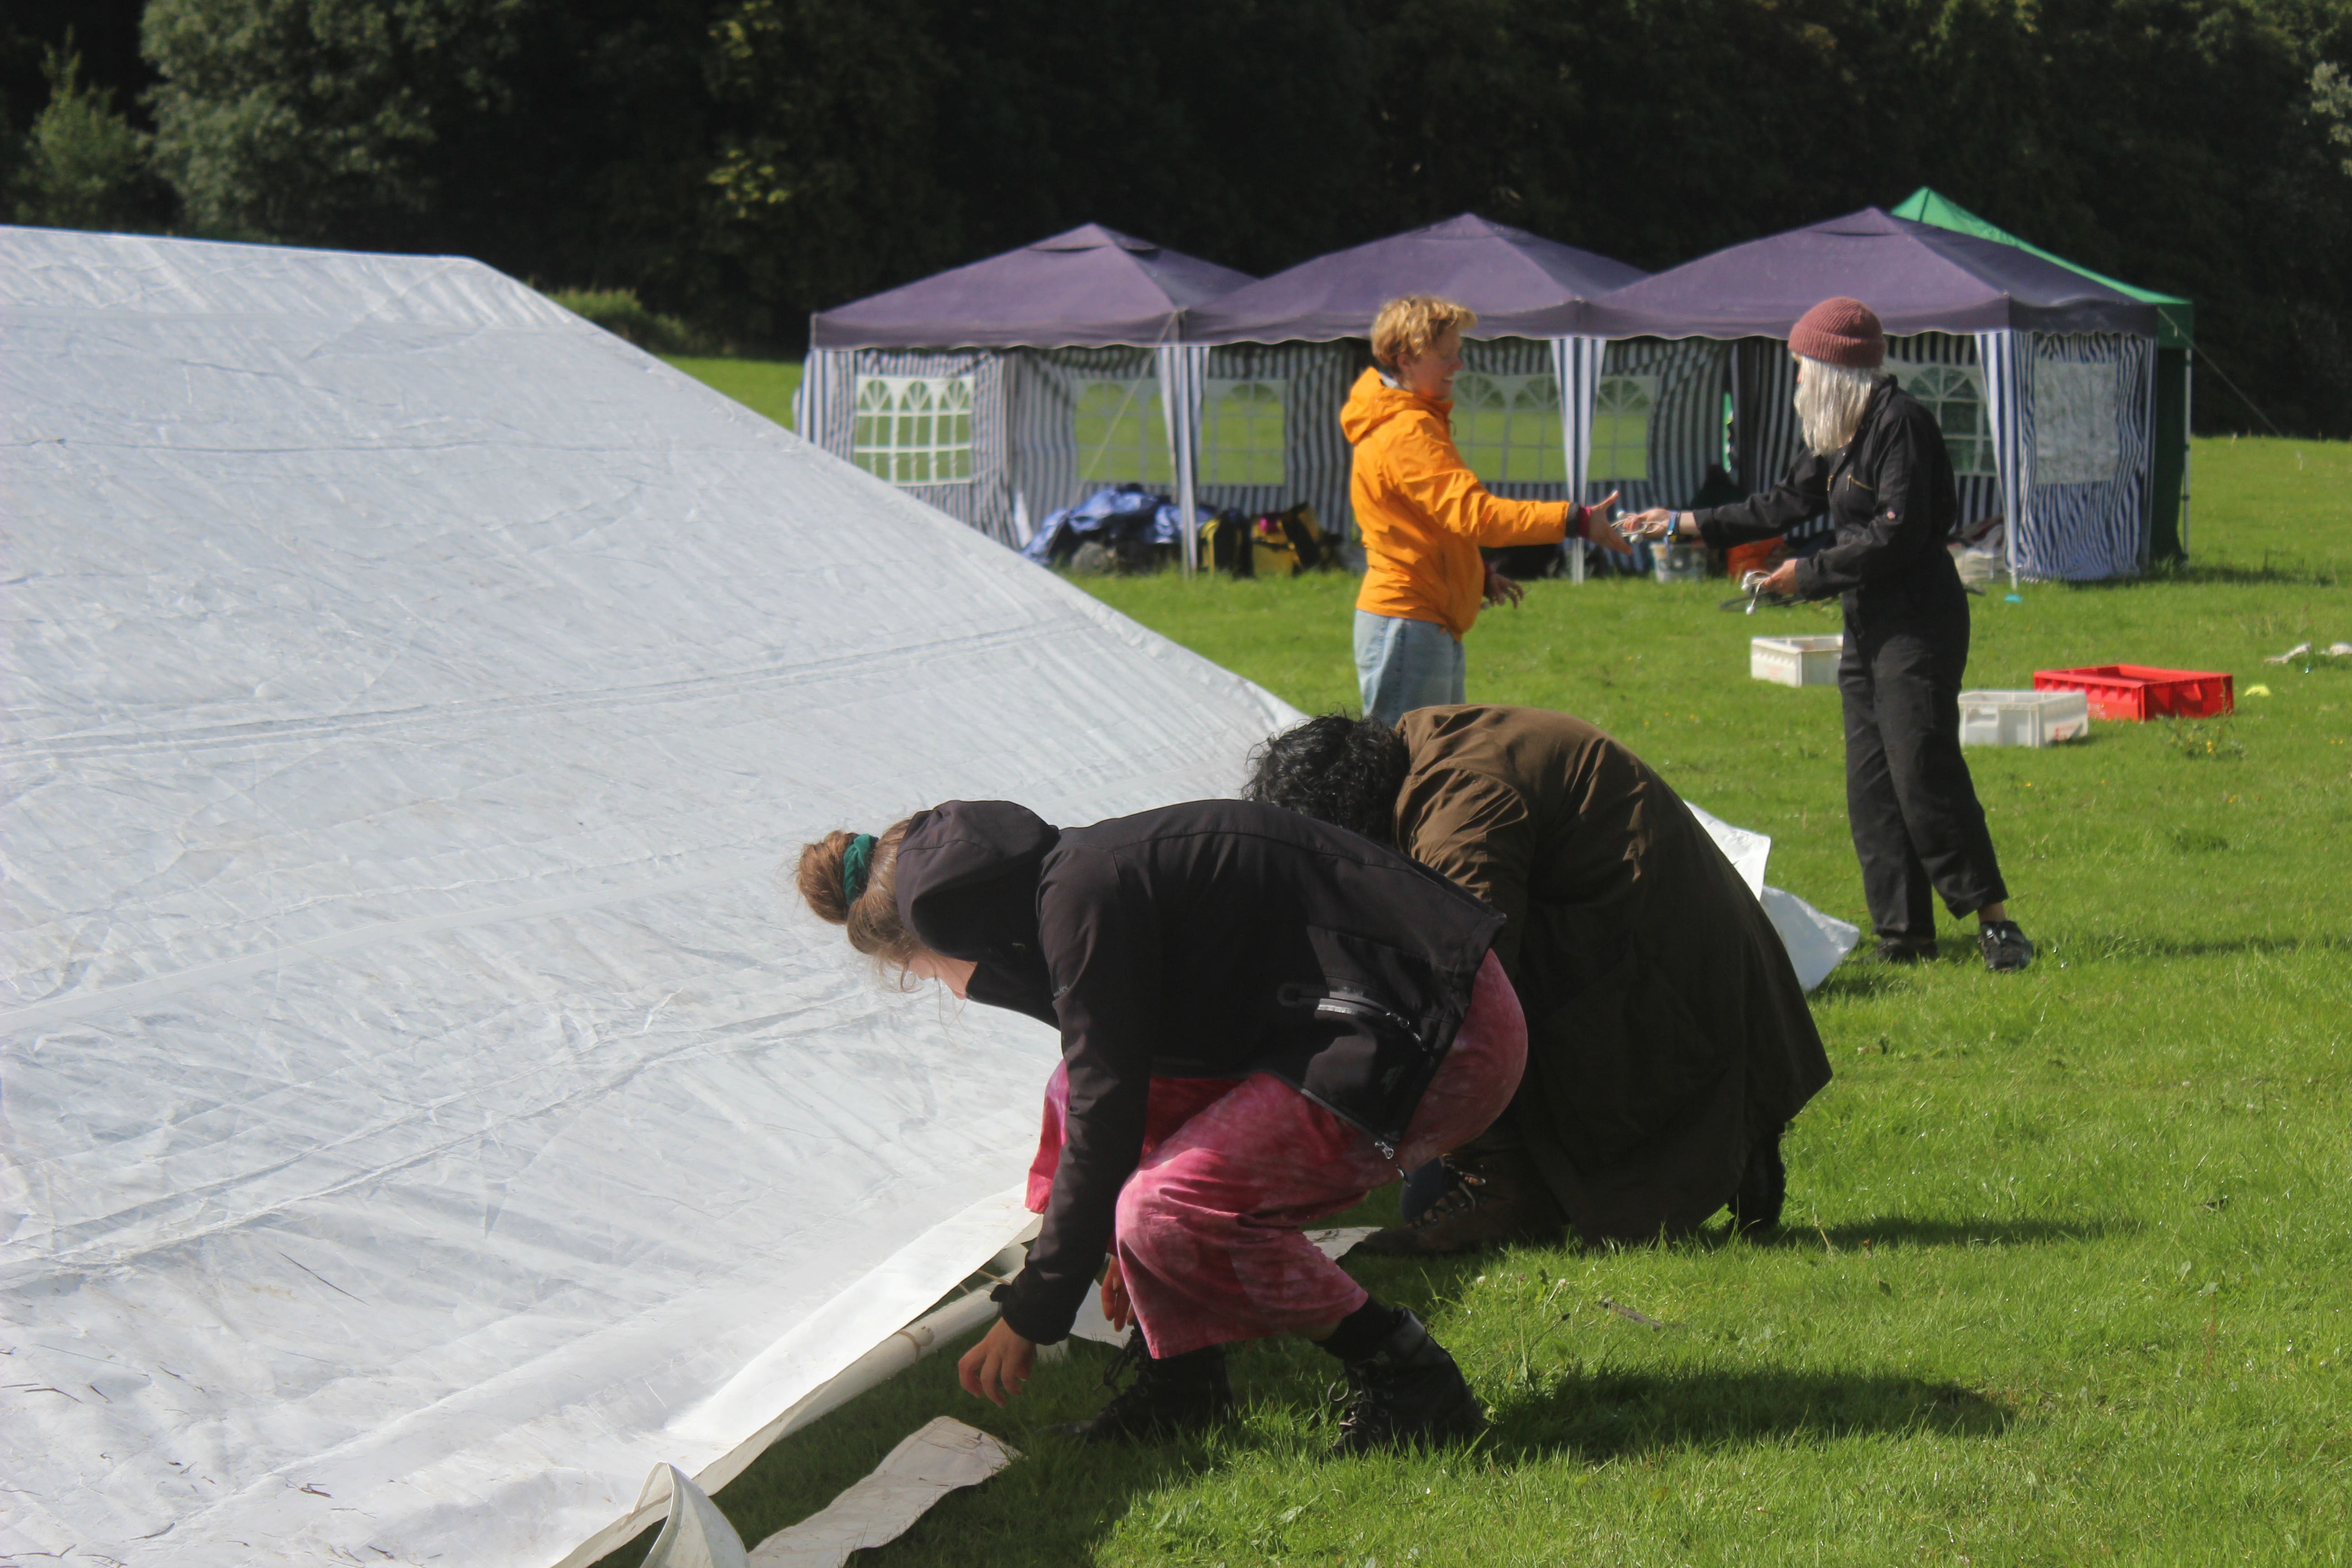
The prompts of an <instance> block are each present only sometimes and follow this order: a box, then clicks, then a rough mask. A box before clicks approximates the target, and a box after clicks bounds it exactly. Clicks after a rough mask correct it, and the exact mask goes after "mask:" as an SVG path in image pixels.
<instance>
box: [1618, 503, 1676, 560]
mask: <svg viewBox="0 0 2352 1568" xmlns="http://www.w3.org/2000/svg"><path fill="white" fill-rule="evenodd" d="M1674 529H1675V514H1674V512H1673V510H1671V509H1669V508H1666V507H1663V506H1654V507H1651V508H1650V509H1649V510H1646V511H1637V512H1633V513H1629V514H1628V515H1627V516H1625V517H1622V518H1621V519H1619V520H1618V522H1617V531H1618V532H1619V533H1620V534H1622V536H1623V537H1625V538H1627V539H1646V540H1653V541H1654V540H1660V539H1664V538H1665V537H1666V536H1667V535H1669V534H1671V533H1672V532H1674ZM1622 548H1624V549H1628V550H1630V549H1632V548H1633V547H1632V546H1631V545H1625V546H1622Z"/></svg>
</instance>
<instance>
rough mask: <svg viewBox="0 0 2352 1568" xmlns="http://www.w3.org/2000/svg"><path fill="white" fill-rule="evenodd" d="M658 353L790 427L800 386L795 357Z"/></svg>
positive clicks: (787, 427) (701, 380) (755, 412)
mask: <svg viewBox="0 0 2352 1568" xmlns="http://www.w3.org/2000/svg"><path fill="white" fill-rule="evenodd" d="M661 357H662V359H663V360H664V361H666V362H667V363H670V364H673V365H676V366H677V368H678V369H680V370H682V371H684V372H686V374H688V375H690V376H692V377H694V379H695V380H697V381H698V382H701V383H702V384H704V385H705V386H709V387H711V388H713V389H714V390H717V391H719V392H723V393H725V394H726V395H728V396H730V397H731V398H733V399H734V400H735V401H736V402H738V403H740V404H741V405H743V406H744V407H746V408H749V409H750V410H751V411H752V412H753V413H754V414H763V415H765V416H768V417H769V418H771V419H772V420H774V421H775V422H776V423H777V424H779V425H781V426H783V427H784V428H785V429H787V430H790V429H791V428H793V394H794V393H797V392H798V391H800V389H801V362H800V361H799V360H796V359H794V360H781V359H721V358H715V357H708V356H702V355H694V354H664V355H662V356H661Z"/></svg>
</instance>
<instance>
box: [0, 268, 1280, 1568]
mask: <svg viewBox="0 0 2352 1568" xmlns="http://www.w3.org/2000/svg"><path fill="white" fill-rule="evenodd" d="M0 340H5V342H6V345H7V350H6V353H5V354H0V442H5V446H0V451H5V457H0V464H5V468H0V484H5V498H0V499H4V500H5V516H6V518H7V529H8V535H9V538H8V552H7V563H6V572H5V576H0V614H5V617H6V620H7V623H8V625H9V626H10V628H11V634H12V637H11V642H10V644H9V647H8V651H7V654H6V656H5V704H0V707H5V730H4V731H0V770H5V777H0V788H5V797H0V798H5V801H6V808H5V809H6V812H7V818H6V826H5V873H6V882H5V898H6V900H7V905H8V908H7V926H6V929H5V934H0V1108H5V1138H0V1365H5V1367H6V1369H7V1371H6V1375H5V1382H6V1383H7V1384H10V1385H12V1386H11V1387H10V1388H9V1389H8V1390H7V1392H6V1394H5V1397H0V1477H5V1486H6V1488H7V1491H6V1493H5V1496H6V1502H5V1506H0V1559H10V1558H13V1559H16V1560H19V1561H31V1560H34V1559H36V1558H38V1559H39V1560H42V1561H47V1556H45V1555H44V1554H47V1553H67V1552H70V1553H71V1554H72V1559H71V1560H73V1561H82V1560H88V1561H91V1562H114V1563H127V1564H137V1565H142V1568H143V1565H148V1564H167V1563H168V1564H171V1565H172V1568H206V1565H209V1564H237V1565H240V1568H241V1565H245V1564H255V1563H295V1562H299V1563H320V1562H345V1563H428V1562H433V1563H465V1564H467V1565H468V1568H503V1565H514V1568H548V1565H549V1564H552V1563H557V1562H559V1561H560V1560H562V1559H564V1558H565V1557H566V1556H567V1555H568V1554H570V1553H572V1552H574V1551H575V1550H576V1549H581V1548H583V1547H585V1546H588V1545H591V1544H593V1543H594V1542H597V1541H599V1540H603V1541H607V1542H610V1543H611V1544H618V1542H619V1541H620V1540H622V1539H625V1533H623V1534H607V1533H605V1532H607V1531H624V1532H625V1531H626V1529H627V1528H628V1527H629V1522H630V1516H631V1515H632V1513H633V1511H634V1504H635V1500H636V1498H637V1493H638V1486H639V1483H640V1481H641V1480H642V1479H643V1478H644V1477H645V1475H646V1471H647V1470H648V1469H649V1468H652V1467H653V1466H654V1465H656V1464H674V1465H676V1466H677V1467H678V1468H680V1469H681V1470H683V1471H684V1472H685V1473H687V1474H688V1475H689V1476H692V1477H694V1478H695V1479H697V1480H698V1482H699V1484H700V1485H701V1486H702V1487H703V1488H704V1489H715V1488H717V1487H718V1486H719V1485H721V1484H723V1483H724V1482H725V1481H726V1480H727V1479H730V1478H731V1477H732V1476H733V1475H734V1474H735V1473H736V1472H737V1471H738V1470H739V1469H740V1468H741V1466H742V1465H743V1464H744V1463H747V1462H748V1461H749V1459H750V1458H751V1456H752V1454H754V1453H756V1452H757V1448H758V1446H759V1444H760V1443H761V1441H763V1440H764V1438H763V1434H765V1433H766V1432H768V1431H769V1430H770V1429H771V1428H772V1426H774V1424H775V1423H776V1422H777V1421H778V1418H779V1413H781V1412H784V1411H787V1410H789V1409H791V1408H792V1407H793V1405H795V1404H796V1403H799V1402H801V1401H802V1400H803V1398H804V1397H806V1396H808V1395H810V1394H811V1393H812V1392H813V1391H815V1390H818V1389H820V1388H821V1387H823V1386H824V1384H827V1383H828V1381H829V1380H831V1379H833V1378H834V1377H835V1375H836V1374H837V1373H841V1372H842V1371H843V1369H844V1368H845V1367H848V1366H849V1365H851V1364H852V1363H855V1362H857V1361H858V1360H859V1358H861V1357H863V1356H865V1355H866V1353H867V1352H870V1351H872V1350H873V1349H874V1348H875V1347H876V1346H877V1344H878V1343H880V1342H882V1341H883V1340H885V1339H886V1338H887V1337H888V1336H890V1335H891V1333H892V1331H894V1330H896V1329H898V1327H899V1326H900V1325H901V1324H904V1323H907V1322H908V1321H911V1320H913V1319H914V1318H916V1317H917V1316H918V1315H919V1314H920V1313H921V1312H922V1311H924V1310H925V1309H926V1308H928V1307H929V1305H930V1304H931V1303H933V1302H935V1301H937V1300H940V1298H941V1297H942V1296H943V1295H945V1294H946V1293H947V1292H948V1291H949V1290H950V1289H951V1288H952V1287H953V1286H954V1285H955V1284H956V1283H957V1282H958V1281H959V1280H960V1279H962V1278H964V1277H965V1276H966V1275H967V1274H969V1273H970V1272H971V1270H972V1269H974V1268H978V1267H979V1266H980V1265H981V1264H982V1263H983V1262H985V1261H986V1260H987V1259H988V1258H991V1257H992V1255H994V1254H995V1253H996V1252H997V1251H998V1249H999V1248H1001V1247H1003V1246H1004V1245H1005V1244H1006V1242H1007V1241H1009V1240H1010V1239H1012V1238H1013V1237H1015V1236H1017V1235H1019V1234H1020V1233H1021V1232H1022V1231H1023V1230H1024V1228H1025V1227H1026V1226H1028V1225H1029V1224H1030V1223H1031V1216H1030V1215H1027V1214H1026V1213H1025V1212H1024V1211H1023V1210H1022V1208H1021V1206H1020V1203H1019V1194H1020V1191H1021V1187H1020V1183H1021V1180H1022V1175H1023V1172H1024V1169H1025V1167H1026V1164H1027V1162H1028V1159H1029V1157H1030V1154H1031V1152H1032V1150H1033V1148H1034V1141H1035V1134H1036V1126H1037V1115H1038V1103H1039V1096H1040V1093H1041V1091H1042V1089H1043V1088H1044V1085H1045V1077H1046V1073H1047V1070H1048V1068H1050V1066H1051V1065H1052V1062H1053V1060H1054V1055H1055V1044H1054V1037H1053V1035H1052V1032H1051V1031H1050V1030H1048V1029H1047V1028H1045V1026H1042V1025H1039V1024H1036V1023H1034V1022H1032V1021H1030V1020H1027V1019H1024V1018H1022V1017H1019V1016H1015V1015H1013V1014H1010V1013H1003V1012H997V1011H992V1010H990V1009H986V1008H979V1007H974V1008H969V1009H966V1008H961V1007H958V1006H956V1005H953V1004H952V1003H950V1002H943V1001H942V1000H941V999H940V996H939V995H938V994H936V992H935V991H931V990H929V989H927V990H925V991H924V992H922V993H920V994H901V993H899V992H897V991H895V990H893V989H892V988H891V987H889V986H887V985H886V984H881V983H880V982H879V981H878V979H877V974H876V971H875V969H874V968H873V966H872V965H870V964H869V963H866V962H865V961H863V960H860V959H858V958H856V956H855V955H854V954H852V953H851V952H849V951H848V948H847V946H846V944H845V942H843V941H842V939H841V936H840V934H839V932H838V931H836V930H835V929H834V928H829V927H824V926H821V925H819V924H818V923H817V922H816V921H814V920H812V919H811V918H810V917H808V916H807V914H806V913H805V912H804V911H803V910H801V909H800V908H799V907H798V902H797V900H796V899H794V898H793V897H792V896H791V895H790V894H788V893H785V892H781V891H779V889H777V888H776V886H775V885H774V883H773V880H772V873H773V871H774V869H775V868H776V867H777V865H778V864H779V862H781V861H782V860H783V859H784V858H785V857H786V856H787V855H788V854H790V853H792V852H793V850H794V849H795V848H796V847H797V846H798V845H799V844H800V843H801V842H802V841H803V840H804V839H806V838H809V837H813V836H814V835H816V834H818V833H820V832H822V831H824V830H825V829H828V828H832V827H835V826H858V827H864V828H868V829H879V828H881V827H882V826H886V825H887V824H888V823H889V822H890V821H891V820H893V819H894V818H895V817H897V816H900V815H903V814H904V813H905V812H907V811H908V810H910V809H913V808H916V807H919V806H923V805H930V804H932V803H933V802H935V801H938V800H940V799H942V798H947V797H950V796H958V795H961V796H991V795H1003V796H1009V797H1012V798H1014V799H1019V800H1022V801H1025V802H1027V803H1028V804H1030V805H1034V806H1035V807H1036V808H1037V809H1039V810H1040V811H1042V812H1043V813H1044V814H1045V816H1048V817H1049V818H1052V819H1055V820H1058V821H1063V822H1084V821H1092V820H1095V819H1097V818H1099V817H1102V816H1109V815H1113V814H1116V813H1120V812H1126V811H1131V810H1136V809H1139V808H1142V807H1146V806H1150V805H1158V804H1160V803H1163V802H1168V801H1174V800H1181V799H1185V798H1190V797H1197V796H1201V795H1222V794H1229V793H1231V791H1232V790H1233V789H1234V787H1235V785H1236V784H1238V783H1239V781H1240V778H1241V774H1242V770H1243V767H1244V757H1245V755H1246V752H1247V751H1248V748H1249V746H1250V745H1251V744H1252V743H1253V742H1255V741H1257V740H1259V739H1260V738H1262V737H1263V736H1264V735H1265V733H1266V732H1267V731H1270V730H1272V729H1275V728H1276V727H1278V726H1279V725H1281V724H1283V723H1285V722H1286V721H1290V720H1291V719H1292V718H1293V717H1294V715H1293V713H1292V711H1291V710H1289V709H1288V708H1286V706H1285V705H1283V704H1282V703H1280V702H1278V701H1276V700H1274V699H1272V698H1271V697H1269V696H1268V695H1266V694H1265V692H1263V691H1261V690H1259V689H1256V688H1255V687H1253V686H1251V685H1249V684H1248V683H1247V682H1245V681H1243V680H1241V679H1238V678H1236V677H1234V676H1233V675H1231V674H1229V673H1227V672H1225V671H1223V670H1221V669H1219V668H1215V667H1214V666H1213V665H1211V664H1210V663H1208V662H1207V661H1206V660H1203V659H1202V658H1198V657H1196V656H1194V655H1192V654H1191V653H1188V652H1186V651H1184V650H1183V649H1181V648H1179V647H1176V646H1174V645H1173V644H1171V643H1169V642H1167V641H1166V640H1164V639H1163V638H1160V637H1157V636H1154V635H1152V634H1151V633H1149V632H1147V631H1144V630H1143V629H1142V628H1140V627H1139V626H1135V625H1134V624H1132V623H1131V622H1129V621H1127V620H1125V619H1123V618H1122V617H1120V616H1116V615H1114V614H1112V613H1110V612H1109V611H1108V610H1106V609H1104V608H1103V607H1101V606H1100V605H1098V604H1097V603H1096V602H1095V601H1093V600H1092V599H1090V598H1088V597H1087V596H1086V595H1082V594H1080V593H1078V592H1076V590H1074V589H1071V588H1069V587H1067V586H1066V585H1065V584H1060V583H1058V582H1056V581H1055V579H1054V578H1053V577H1052V576H1050V575H1049V574H1046V573H1045V572H1043V571H1041V570H1039V569H1038V568H1036V567H1034V566H1032V565H1030V564H1028V563H1025V562H1023V561H1022V560H1020V559H1019V558H1018V557H1017V556H1015V555H1014V554H1013V552H1010V551H1007V550H1005V549H1003V547H1001V546H999V545H997V544H994V543H992V542H990V541H988V540H986V539H984V538H982V537H981V536H980V535H979V534H977V533H974V532H973V531H971V530H969V529H966V528H964V527H961V526H960V525H958V524H955V523H952V522H950V521H947V520H946V519H944V518H942V517H940V515H939V514H938V513H936V512H934V511H931V510H929V509H927V508H924V507H922V506H920V505H919V504H917V503H916V502H914V501H912V500H908V499H907V498H905V497H903V496H901V495H899V494H898V493H897V492H895V491H893V490H891V489H888V488H887V486H885V485H883V484H881V483H880V482H878V481H877V480H875V479H870V478H868V477H867V476H866V475H864V474H862V473H860V472H858V471H857V470H856V469H855V468H851V467H849V466H848V465H846V464H844V463H841V462H839V461H837V460H835V459H834V458H829V457H827V456H825V455H824V454H822V453H820V452H817V451H816V450H814V448H812V447H808V446H806V445H804V444H803V443H802V442H800V441H799V440H797V439H796V438H794V437H793V436H791V435H790V434H789V433H787V432H785V431H783V430H782V429H780V428H778V427H777V426H774V425H772V424H770V423H769V422H767V421H765V420H763V419H761V418H759V417H758V416H754V415H752V414H751V413H750V412H748V411H747V410H744V409H742V408H740V406H738V405H735V404H733V403H731V402H730V401H729V400H727V399H726V398H724V397H721V396H720V395H718V394H717V393H714V392H711V391H709V390H708V389H707V388H705V387H703V386H701V385H699V384H697V383H695V382H693V381H691V380H689V379H688V378H687V377H686V376H684V375H682V374H678V373H677V372H675V371H672V370H670V369H669V368H667V366H664V365H662V364H661V363H658V362H656V361H655V360H653V359H650V358H648V357H646V355H644V354H641V353H637V352H636V351H635V350H634V349H631V348H629V347H628V346H627V345H625V344H624V343H622V342H619V341H618V340H617V339H614V338H612V337H609V336H607V335H605V334H604V333H602V332H599V331H595V330H593V328H590V327H588V326H587V325H586V324H584V323H583V322H581V321H578V320H576V319H574V318H572V317H571V316H569V315H567V314H565V313H564V312H562V311H561V310H557V309H556V308H555V307H554V306H552V305H551V304H550V303H548V302H547V301H546V300H543V299H541V298H540V297H539V296H538V295H536V294H533V293H531V292H530V290H528V289H523V288H522V287H520V285H518V284H516V283H514V282H512V281H510V280H509V279H505V278H502V277H500V276H499V275H498V274H496V273H494V272H492V271H490V270H488V268H483V267H481V266H478V265H477V264H474V263H470V262H467V261H462V260H452V259H446V258H400V257H382V256H347V255H334V254H321V253H316V252H302V251H295V250H283V249H272V248H265V247H245V246H226V245H209V244H201V243H195V242H188V241H173V240H163V239H152V238H142V237H101V236H91V235H79V234H71V233H64V232H54V231H42V230H28V229H7V230H0Z"/></svg>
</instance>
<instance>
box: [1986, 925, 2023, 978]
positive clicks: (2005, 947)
mask: <svg viewBox="0 0 2352 1568" xmlns="http://www.w3.org/2000/svg"><path fill="white" fill-rule="evenodd" d="M1977 946H1978V948H1979V950H1981V951H1982V952H1983V953H1984V961H1985V967H1986V968H1987V969H1990V970H1991V971H1992V972H1993V973H1995V974H2011V973H2016V972H2017V971H2018V970H2021V969H2022V968H2024V967H2025V966H2026V965H2027V964H2029V963H2032V962H2033V944H2032V942H2028V941H2026V940H2025V933H2024V932H2023V931H2020V930H2018V929H2017V922H2016V921H1985V922H1984V923H1983V924H1982V925H1980V926H1979V927H1977Z"/></svg>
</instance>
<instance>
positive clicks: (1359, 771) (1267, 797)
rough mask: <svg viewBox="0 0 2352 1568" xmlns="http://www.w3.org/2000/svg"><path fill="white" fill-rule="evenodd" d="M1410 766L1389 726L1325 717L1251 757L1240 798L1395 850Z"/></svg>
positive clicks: (1288, 733)
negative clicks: (1400, 798)
mask: <svg viewBox="0 0 2352 1568" xmlns="http://www.w3.org/2000/svg"><path fill="white" fill-rule="evenodd" d="M1411 761H1412V758H1411V754H1410V753H1409V752H1407V750H1406V749H1405V743H1404V737H1403V736H1402V735H1400V734H1398V733H1397V732H1396V731H1395V730H1394V729H1392V728H1391V727H1390V726H1389V725H1386V724H1383V723H1381V721H1379V720H1377V719H1350V718H1349V717H1348V715H1346V714H1345V713H1326V714H1324V715H1322V716H1321V717H1320V718H1316V719H1309V720H1308V721H1307V722H1306V723H1304V724H1301V725H1298V726H1297V728H1295V729H1290V730H1285V731H1283V732H1282V733H1281V734H1279V735H1276V736H1275V737H1274V738H1273V739H1271V740H1269V741H1266V742H1264V743H1263V744H1262V745H1260V746H1259V747H1258V748H1257V750H1256V751H1255V752H1251V753H1250V776H1249V783H1248V784H1244V785H1243V786H1242V798H1243V799H1244V800H1255V801H1262V802H1264V803H1265V805H1280V806H1286V807H1288V808H1289V809H1290V810H1292V811H1300V812H1305V813H1306V814H1307V816H1311V817H1314V818H1315V819H1316V820H1317V821H1318V822H1328V823H1331V824H1332V825H1334V826H1339V827H1346V828H1351V829H1353V830H1354V831H1356V832H1358V833H1360V834H1362V835H1363V836H1364V837H1367V838H1369V839H1371V840H1372V841H1373V842H1374V843H1376V844H1390V845H1393V844H1394V843H1395V842H1396V801H1397V792H1398V791H1399V790H1401V789H1402V788H1403V787H1404V775H1405V771H1406V769H1407V767H1408V766H1409V765H1410V764H1411Z"/></svg>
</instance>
